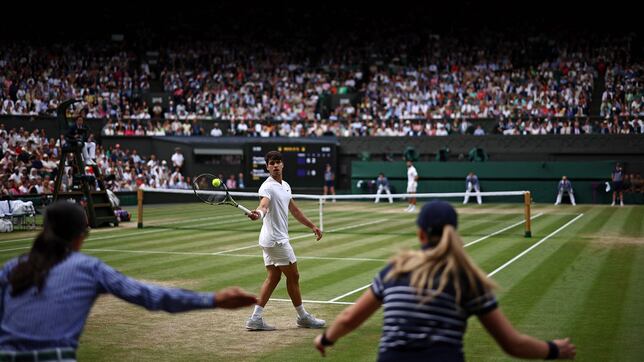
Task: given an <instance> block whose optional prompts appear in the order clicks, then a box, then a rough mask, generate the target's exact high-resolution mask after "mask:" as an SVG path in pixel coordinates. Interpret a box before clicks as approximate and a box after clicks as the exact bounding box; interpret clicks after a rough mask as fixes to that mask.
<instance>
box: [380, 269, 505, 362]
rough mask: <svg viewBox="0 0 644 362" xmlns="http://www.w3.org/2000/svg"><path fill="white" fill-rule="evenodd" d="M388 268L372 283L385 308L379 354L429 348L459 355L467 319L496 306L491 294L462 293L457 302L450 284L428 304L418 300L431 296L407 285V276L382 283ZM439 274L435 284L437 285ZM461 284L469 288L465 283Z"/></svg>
mask: <svg viewBox="0 0 644 362" xmlns="http://www.w3.org/2000/svg"><path fill="white" fill-rule="evenodd" d="M390 269H391V265H389V266H387V267H385V268H384V269H383V270H381V271H380V272H379V273H378V274H377V275H376V277H375V278H374V280H373V284H372V285H371V290H372V291H373V293H374V295H375V296H376V298H378V299H379V300H380V301H381V302H382V304H383V309H384V325H383V329H382V337H381V339H380V355H381V356H382V355H383V354H387V355H388V356H391V354H392V352H396V351H399V352H403V353H404V352H406V351H410V350H415V351H423V354H425V353H426V354H427V355H428V356H429V355H431V352H432V349H434V348H439V349H441V350H442V351H444V349H445V347H448V348H453V351H454V355H455V356H456V355H459V354H460V355H462V348H463V334H464V333H465V329H466V327H467V318H469V317H470V316H471V315H473V314H475V315H482V314H485V313H488V312H490V311H492V310H494V309H495V308H497V306H498V304H497V301H496V298H495V297H494V295H493V294H492V293H486V294H483V295H478V296H476V295H473V294H472V293H469V292H464V293H463V294H464V296H463V297H461V302H460V303H459V304H457V303H456V299H455V291H454V288H453V285H452V284H451V283H448V285H447V286H446V287H445V289H444V290H443V292H442V293H441V294H439V295H437V296H435V297H434V298H433V299H431V300H430V301H425V302H423V303H421V300H422V299H423V298H425V297H427V296H428V295H430V290H428V289H426V290H425V291H423V293H422V294H420V295H419V294H418V291H417V290H416V289H415V288H414V287H411V286H410V285H409V283H410V281H409V274H405V275H402V276H401V277H399V278H397V279H392V280H389V281H387V282H384V279H385V276H386V275H387V273H389V270H390ZM439 279H440V273H439V275H438V276H437V277H436V279H435V283H434V285H438V280H439ZM463 285H468V284H467V282H465V283H464V284H463Z"/></svg>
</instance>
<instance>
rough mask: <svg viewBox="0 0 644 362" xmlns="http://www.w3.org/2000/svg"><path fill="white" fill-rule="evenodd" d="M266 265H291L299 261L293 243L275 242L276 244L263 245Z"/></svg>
mask: <svg viewBox="0 0 644 362" xmlns="http://www.w3.org/2000/svg"><path fill="white" fill-rule="evenodd" d="M262 252H263V254H264V265H275V266H280V265H289V264H293V263H295V262H296V261H297V259H296V258H295V252H293V248H292V247H291V243H288V242H287V243H281V244H278V243H275V246H271V247H265V246H262Z"/></svg>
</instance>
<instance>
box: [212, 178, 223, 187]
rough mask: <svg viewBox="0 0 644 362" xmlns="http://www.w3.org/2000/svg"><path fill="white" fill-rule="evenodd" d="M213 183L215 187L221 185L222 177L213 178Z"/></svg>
mask: <svg viewBox="0 0 644 362" xmlns="http://www.w3.org/2000/svg"><path fill="white" fill-rule="evenodd" d="M212 185H213V186H215V187H219V186H221V180H220V179H218V178H216V179H213V180H212Z"/></svg>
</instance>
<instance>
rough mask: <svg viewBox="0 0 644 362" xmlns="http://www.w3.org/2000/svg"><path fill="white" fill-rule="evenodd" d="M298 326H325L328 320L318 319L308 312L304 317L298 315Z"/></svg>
mask: <svg viewBox="0 0 644 362" xmlns="http://www.w3.org/2000/svg"><path fill="white" fill-rule="evenodd" d="M297 326H298V327H301V328H324V326H326V321H324V320H323V319H317V318H315V317H314V316H312V315H311V314H310V313H306V315H305V316H304V317H297Z"/></svg>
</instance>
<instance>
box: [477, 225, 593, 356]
mask: <svg viewBox="0 0 644 362" xmlns="http://www.w3.org/2000/svg"><path fill="white" fill-rule="evenodd" d="M566 221H568V220H566ZM588 222H590V218H588V219H586V218H581V219H579V220H578V221H577V222H576V223H574V224H571V225H570V226H569V227H568V228H567V229H564V230H562V231H561V232H560V233H558V234H557V235H556V236H553V237H551V238H550V239H548V240H547V241H546V242H545V243H544V244H543V245H540V247H539V248H536V249H534V251H533V252H532V253H530V254H529V255H526V256H525V257H524V258H522V259H521V260H519V261H517V263H519V262H521V265H515V266H514V268H513V269H512V270H511V272H508V271H507V270H503V271H501V272H500V273H499V274H497V275H495V280H497V282H499V284H500V285H501V290H499V291H498V292H497V294H498V295H499V299H500V304H501V306H502V307H503V310H504V313H505V314H506V315H507V316H508V318H509V319H510V320H511V321H512V323H513V324H514V325H515V326H516V327H517V328H519V330H521V331H523V332H525V333H529V334H537V336H538V337H540V338H544V339H551V338H555V337H557V338H558V337H564V334H566V335H567V333H568V331H567V326H568V325H569V324H570V323H571V319H572V318H574V316H575V315H576V314H575V312H576V309H575V308H573V307H570V306H567V307H566V308H565V309H566V310H568V311H570V312H572V315H566V314H565V313H562V312H564V311H562V310H561V309H558V308H557V306H559V305H561V303H562V301H566V300H567V299H568V298H570V297H571V292H570V290H569V289H568V286H570V284H571V283H572V286H573V288H575V287H577V286H576V284H575V283H574V280H573V279H572V276H573V275H577V274H578V273H582V275H581V276H579V275H577V276H578V277H581V278H584V276H583V269H579V268H574V267H570V266H573V265H575V264H577V265H579V264H580V263H581V264H582V265H583V256H582V255H584V254H589V253H590V252H588V253H586V250H587V246H588V243H585V242H580V241H579V240H578V238H577V237H576V235H577V233H578V232H579V230H581V229H583V228H584V227H585V226H586V224H587V223H588ZM559 226H561V225H559ZM533 239H534V237H533ZM566 268H570V275H571V276H569V277H568V278H570V279H571V280H568V279H567V278H566V274H564V270H566ZM556 285H561V286H562V287H561V288H556V287H555V286H556ZM591 285H592V282H590V283H587V285H586V288H590V287H591ZM578 287H580V288H583V286H578ZM549 303H550V304H549ZM542 304H549V305H548V307H549V308H550V309H553V310H555V311H556V312H555V313H554V314H548V313H547V312H546V311H547V310H548V309H543V310H540V309H539V306H540V305H542ZM578 307H579V305H578V306H577V308H578ZM545 315H547V316H550V318H544V316H545ZM535 318H536V319H538V321H536V322H535V321H533V319H535ZM531 321H533V322H534V323H531ZM543 331H546V332H547V333H546V334H542V335H539V333H540V332H541V333H543ZM555 332H560V333H561V334H560V335H554V333H555ZM473 341H476V342H473ZM468 342H469V343H468ZM465 345H466V354H467V356H468V358H472V359H475V360H480V359H484V360H485V359H494V360H497V359H500V360H510V359H509V358H508V357H507V356H504V355H503V353H502V352H501V351H500V350H499V348H498V346H497V345H496V344H495V343H494V342H493V340H491V339H490V337H489V336H488V335H487V332H485V330H484V329H483V328H482V327H481V326H480V324H479V323H478V322H476V323H472V326H471V330H470V331H469V332H468V334H467V336H466V342H465Z"/></svg>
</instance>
